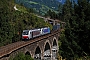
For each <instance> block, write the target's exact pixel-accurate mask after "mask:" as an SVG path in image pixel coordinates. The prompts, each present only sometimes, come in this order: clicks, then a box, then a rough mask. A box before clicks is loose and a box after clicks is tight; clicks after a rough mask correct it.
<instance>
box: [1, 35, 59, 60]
mask: <svg viewBox="0 0 90 60" xmlns="http://www.w3.org/2000/svg"><path fill="white" fill-rule="evenodd" d="M54 46H56V50H57V52H58V34H56V35H53V36H51V37H48V38H44V39H42V40H40V41H36V42H34V43H31V44H28V45H26V46H23V47H21V48H19V49H17V50H15V51H12V52H11V53H10V54H8V55H5V56H4V57H2V58H1V59H0V60H9V58H10V57H14V56H15V55H16V54H18V53H19V52H22V53H24V54H28V55H31V57H33V58H35V57H36V55H37V54H38V55H37V56H39V57H40V59H41V60H43V59H44V56H45V53H44V52H45V51H47V50H49V53H50V55H49V56H50V57H52V48H53V47H54Z"/></svg>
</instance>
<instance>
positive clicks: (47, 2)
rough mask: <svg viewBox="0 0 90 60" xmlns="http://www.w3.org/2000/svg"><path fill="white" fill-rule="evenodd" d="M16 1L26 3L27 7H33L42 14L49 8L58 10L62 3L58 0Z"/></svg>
mask: <svg viewBox="0 0 90 60" xmlns="http://www.w3.org/2000/svg"><path fill="white" fill-rule="evenodd" d="M15 1H16V3H18V4H21V5H24V6H25V7H27V8H33V9H34V10H36V11H37V12H38V13H40V14H44V13H46V12H47V11H48V10H54V11H56V12H57V10H58V6H59V4H60V2H59V1H57V0H15Z"/></svg>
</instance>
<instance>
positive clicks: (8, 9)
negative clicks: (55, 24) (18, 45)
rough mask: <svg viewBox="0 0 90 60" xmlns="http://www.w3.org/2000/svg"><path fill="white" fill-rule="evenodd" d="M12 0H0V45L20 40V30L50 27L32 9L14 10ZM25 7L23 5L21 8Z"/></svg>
mask: <svg viewBox="0 0 90 60" xmlns="http://www.w3.org/2000/svg"><path fill="white" fill-rule="evenodd" d="M14 6H15V2H14V0H0V46H4V45H7V44H10V43H14V42H17V41H21V40H22V39H21V35H22V31H23V30H25V29H34V28H41V27H47V26H49V27H52V26H51V25H50V24H48V23H45V22H44V20H43V19H41V18H38V17H37V16H35V14H34V13H33V9H26V10H25V11H21V10H19V11H18V10H15V9H14ZM24 8H25V7H24V6H23V7H22V9H24Z"/></svg>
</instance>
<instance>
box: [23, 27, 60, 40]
mask: <svg viewBox="0 0 90 60" xmlns="http://www.w3.org/2000/svg"><path fill="white" fill-rule="evenodd" d="M58 29H60V25H54V26H53V29H52V30H58ZM50 32H51V31H50V28H49V27H45V28H39V29H32V30H23V32H22V39H32V38H35V37H38V36H42V35H45V34H49V33H50Z"/></svg>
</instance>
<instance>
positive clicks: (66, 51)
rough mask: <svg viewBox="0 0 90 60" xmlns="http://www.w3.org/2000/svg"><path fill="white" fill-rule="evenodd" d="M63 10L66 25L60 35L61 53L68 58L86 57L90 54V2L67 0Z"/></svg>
mask: <svg viewBox="0 0 90 60" xmlns="http://www.w3.org/2000/svg"><path fill="white" fill-rule="evenodd" d="M62 11H63V12H62V15H63V21H65V22H66V27H65V31H64V33H63V35H62V34H61V37H60V40H61V43H62V44H61V47H60V50H61V52H60V54H61V55H62V56H63V58H67V60H72V59H79V58H81V59H85V58H86V57H87V56H90V51H89V50H90V34H89V33H90V18H89V17H90V13H89V12H90V2H88V1H87V0H78V3H77V4H76V3H74V2H71V1H70V0H66V2H65V4H64V5H63V10H62Z"/></svg>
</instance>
